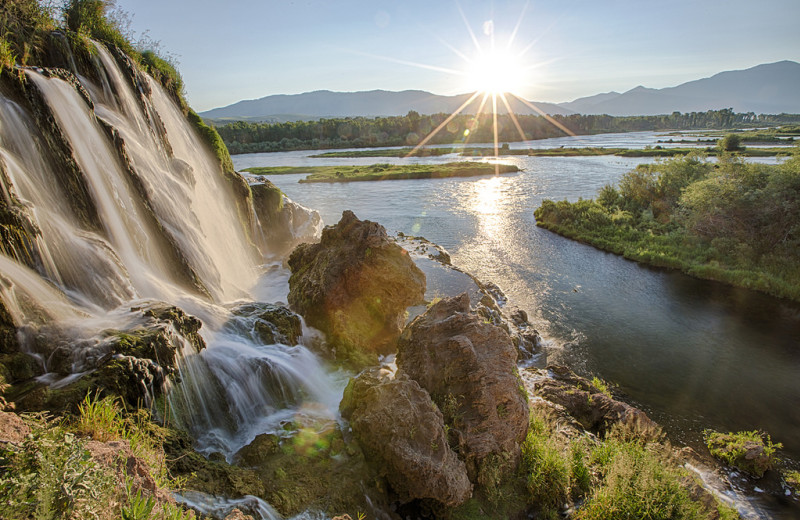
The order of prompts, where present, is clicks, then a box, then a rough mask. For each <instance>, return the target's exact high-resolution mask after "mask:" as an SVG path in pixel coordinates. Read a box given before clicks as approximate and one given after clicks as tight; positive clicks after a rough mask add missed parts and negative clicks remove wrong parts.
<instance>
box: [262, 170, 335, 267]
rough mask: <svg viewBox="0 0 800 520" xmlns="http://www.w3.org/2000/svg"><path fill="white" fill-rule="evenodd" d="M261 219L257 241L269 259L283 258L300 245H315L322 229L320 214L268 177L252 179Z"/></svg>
mask: <svg viewBox="0 0 800 520" xmlns="http://www.w3.org/2000/svg"><path fill="white" fill-rule="evenodd" d="M250 190H251V191H252V192H253V208H254V209H255V214H256V217H257V221H258V222H257V228H258V229H257V230H256V232H255V238H256V242H257V243H258V245H259V247H260V249H261V252H262V253H263V254H264V255H265V256H272V255H275V256H279V257H282V256H284V255H286V254H287V253H289V252H290V251H291V250H292V249H293V248H294V247H295V246H297V244H301V243H303V242H314V241H316V239H317V237H318V236H319V232H320V230H321V228H322V218H321V217H320V216H319V212H318V211H315V210H311V209H308V208H305V207H303V206H301V205H300V204H297V203H296V202H293V201H292V200H291V199H289V198H288V197H287V196H286V195H284V193H283V192H282V191H281V190H280V189H279V188H278V187H277V186H275V185H274V184H273V183H272V182H270V181H269V180H267V179H266V178H264V177H256V178H254V179H252V180H251V183H250Z"/></svg>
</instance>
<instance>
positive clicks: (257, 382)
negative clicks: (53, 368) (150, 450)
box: [0, 44, 343, 459]
mask: <svg viewBox="0 0 800 520" xmlns="http://www.w3.org/2000/svg"><path fill="white" fill-rule="evenodd" d="M96 50H97V55H96V60H95V67H97V71H94V73H92V74H87V75H80V76H77V77H75V76H71V74H66V73H63V74H62V73H57V74H53V73H48V72H47V71H42V70H38V69H30V68H28V69H25V75H26V78H27V80H28V82H29V84H30V86H31V87H32V88H35V89H36V91H38V93H39V94H40V97H41V98H42V99H43V100H44V102H45V103H46V108H47V110H48V111H49V112H48V113H49V114H51V115H52V118H53V120H54V121H55V125H56V127H57V132H59V133H60V138H61V139H63V141H64V143H66V144H65V146H66V148H67V149H68V152H69V153H70V154H71V155H72V158H74V162H75V163H76V165H77V171H78V172H79V174H80V176H81V182H83V183H84V184H85V186H86V188H87V191H88V194H89V198H90V202H91V203H92V204H93V205H94V210H95V213H96V215H97V221H98V222H97V223H96V226H94V227H93V226H92V225H90V224H87V222H85V219H83V220H82V219H80V218H78V217H77V216H76V214H75V211H74V209H73V204H71V199H70V193H69V192H68V191H65V188H64V182H62V181H63V178H62V177H63V175H61V174H63V168H64V166H63V165H62V164H59V163H58V161H56V160H54V158H53V157H54V154H53V153H48V151H47V148H48V144H47V143H48V141H47V139H46V138H45V136H44V134H43V133H42V132H43V130H41V125H37V123H36V121H37V120H36V117H40V116H35V115H33V114H32V113H31V112H29V111H28V109H26V108H25V105H24V103H20V102H18V101H14V100H12V99H10V98H6V97H2V96H0V173H2V175H0V189H2V191H3V196H4V197H5V204H6V206H7V207H12V206H13V208H14V211H15V212H17V213H18V214H19V215H24V217H25V218H26V219H28V220H29V221H30V222H31V223H32V224H31V225H32V226H35V228H36V232H35V233H33V234H34V235H35V240H34V242H35V243H34V244H33V246H32V247H33V249H34V250H35V255H34V257H32V258H29V259H27V260H26V259H21V258H12V256H10V255H7V254H3V255H0V298H2V302H3V304H4V306H5V307H6V309H7V310H8V312H9V314H10V315H11V318H12V320H13V322H14V325H15V327H16V328H17V330H18V331H19V332H18V334H19V335H20V343H21V344H22V345H23V349H26V350H27V351H28V352H29V353H30V354H31V355H33V356H34V357H36V358H37V359H39V361H40V364H41V366H42V367H43V370H44V371H45V372H47V371H49V370H50V368H49V364H48V356H51V355H52V352H50V351H42V350H37V349H39V348H40V347H39V346H37V345H39V344H40V343H41V337H42V336H43V335H44V336H47V334H52V335H53V337H56V336H57V337H58V338H61V339H63V338H65V337H68V338H70V339H69V340H68V341H61V345H62V346H61V347H59V348H61V349H63V348H65V347H64V345H68V346H69V347H68V348H70V349H72V353H71V356H72V359H71V363H72V364H71V365H69V366H72V367H73V371H74V372H75V373H74V374H71V375H70V376H67V377H66V378H65V377H63V376H64V374H63V373H62V374H60V375H58V376H56V375H55V374H45V375H44V376H42V377H40V381H47V382H52V383H54V384H61V385H64V384H68V383H69V382H71V381H73V380H74V379H75V378H76V377H79V376H80V375H81V374H84V373H87V372H90V371H91V370H93V369H94V368H95V366H96V364H97V363H98V360H99V359H101V358H102V356H103V355H105V354H107V352H108V349H109V347H108V341H107V338H108V334H105V333H104V331H108V330H123V331H124V330H128V329H130V328H132V327H136V326H140V325H141V324H142V323H144V320H143V319H142V316H141V313H139V314H137V312H136V311H137V309H140V308H142V306H143V305H146V304H147V302H153V301H156V302H157V301H161V302H166V303H168V304H172V305H176V306H178V307H180V308H181V309H183V310H184V311H186V312H187V313H189V314H191V315H194V316H196V317H198V318H199V319H200V320H201V321H202V323H203V326H202V328H201V330H200V334H201V335H202V337H203V339H204V340H205V343H206V346H207V347H206V348H205V349H204V350H202V351H201V352H200V353H198V352H197V351H196V350H194V347H192V345H191V342H190V340H188V339H186V338H182V337H178V338H177V339H176V341H178V342H182V343H181V344H182V345H183V346H182V347H181V349H182V356H183V357H182V359H181V361H180V363H179V365H178V370H179V375H180V378H179V379H180V381H181V382H180V383H178V384H174V385H172V388H171V391H170V392H169V396H168V403H169V408H170V410H169V413H170V418H169V419H170V420H174V421H177V422H178V423H180V424H181V425H183V426H185V427H186V428H188V429H189V430H190V431H191V432H192V433H193V434H194V436H195V438H196V439H197V441H198V448H199V449H200V450H201V451H205V452H208V453H211V452H220V453H222V454H223V455H225V456H226V457H228V458H229V459H230V458H231V457H232V456H233V454H235V452H236V451H237V450H238V449H240V448H241V447H242V446H244V445H246V444H248V443H249V442H250V441H251V440H252V439H253V438H254V437H255V436H256V435H258V434H260V433H264V432H271V431H276V430H278V429H280V428H282V427H285V426H286V424H287V423H291V422H293V421H294V422H302V421H304V420H306V419H308V420H312V421H318V420H327V421H331V420H335V418H336V414H337V411H336V409H337V406H338V401H339V398H340V397H341V392H342V389H343V381H341V380H340V379H341V378H339V379H337V378H336V377H335V376H332V375H331V374H329V373H328V372H327V370H326V369H325V367H324V366H323V364H322V363H321V362H320V361H319V360H318V359H317V358H316V356H315V355H314V354H313V353H312V352H311V351H310V350H308V348H306V347H305V346H303V345H297V346H287V345H281V344H275V345H265V344H264V343H263V341H261V340H260V339H259V338H258V336H257V335H255V334H253V333H251V331H252V329H253V326H252V320H254V319H255V318H253V317H248V316H241V315H237V314H236V312H235V310H236V308H237V307H239V306H241V305H242V304H244V303H247V302H253V301H256V300H257V298H264V297H265V295H268V296H266V297H267V298H269V300H271V301H273V302H277V301H285V299H286V293H287V291H288V284H287V279H288V275H287V273H286V270H285V268H283V267H281V266H280V265H276V264H274V263H272V264H269V263H265V259H264V257H263V256H262V255H261V254H260V253H259V251H258V249H257V248H256V246H255V245H254V244H252V243H251V242H250V238H249V237H248V232H247V230H246V229H245V228H246V226H247V225H248V224H247V223H244V222H241V221H240V218H239V212H238V211H237V201H236V198H235V195H234V192H233V189H232V187H231V186H230V184H229V181H228V180H227V179H226V178H225V176H224V175H223V173H222V171H221V169H220V167H219V165H218V161H217V159H216V157H214V155H213V154H212V153H211V151H210V150H209V149H208V146H207V145H206V144H204V142H203V141H202V140H201V138H200V137H199V136H198V134H197V132H196V130H195V129H194V128H193V126H192V125H191V124H190V123H189V122H188V121H187V119H186V118H185V117H184V115H183V113H182V112H181V110H180V108H179V107H178V106H177V104H176V103H175V102H174V101H173V100H172V98H171V97H170V96H169V95H168V94H167V93H166V92H165V91H164V90H163V89H162V87H161V86H160V85H159V84H158V83H157V82H155V81H154V80H153V79H152V78H150V77H149V76H147V75H145V74H144V73H140V72H138V71H137V72H135V73H132V72H131V70H133V69H131V70H127V69H128V67H132V65H130V64H125V65H126V66H125V67H122V68H121V67H120V64H119V62H118V59H116V58H115V57H114V56H113V55H112V53H110V52H109V51H108V50H107V49H106V48H105V47H103V46H101V45H99V44H98V45H96ZM131 74H134V75H135V77H134V78H131ZM90 77H91V78H98V79H96V80H91V79H89V78H90ZM137 81H138V82H140V83H139V84H138V87H137ZM95 82H97V83H95ZM78 84H79V85H78ZM79 86H80V87H81V88H82V89H83V92H81V91H80V90H79V88H78V87H79ZM85 93H88V97H89V99H86V95H85ZM17 213H15V214H17ZM300 221H302V219H299V218H298V222H300ZM303 225H305V226H306V227H307V226H308V223H307V222H303ZM291 232H294V230H291ZM290 234H291V233H290ZM26 264H27V265H26ZM143 302H144V303H143ZM248 320H250V322H248ZM26 331H29V332H30V334H31V336H32V337H33V336H36V337H37V338H39V339H38V340H37V341H26V340H25V337H24V336H25V335H26V333H27V332H26ZM173 333H174V334H173ZM170 334H172V335H177V331H174V330H173V331H171V332H170Z"/></svg>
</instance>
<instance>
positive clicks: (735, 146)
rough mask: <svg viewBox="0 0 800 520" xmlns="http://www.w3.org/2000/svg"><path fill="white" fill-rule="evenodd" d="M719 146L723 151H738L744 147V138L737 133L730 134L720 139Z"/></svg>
mask: <svg viewBox="0 0 800 520" xmlns="http://www.w3.org/2000/svg"><path fill="white" fill-rule="evenodd" d="M718 146H719V148H720V150H722V151H723V152H737V151H739V150H740V149H741V147H742V138H741V137H739V136H738V135H736V134H728V135H726V136H725V137H723V138H722V139H720V140H719V145H718Z"/></svg>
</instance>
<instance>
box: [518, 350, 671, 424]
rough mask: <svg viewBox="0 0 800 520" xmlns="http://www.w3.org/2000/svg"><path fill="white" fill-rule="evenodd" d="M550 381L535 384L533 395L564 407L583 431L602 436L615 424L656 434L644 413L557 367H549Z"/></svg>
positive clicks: (565, 369)
mask: <svg viewBox="0 0 800 520" xmlns="http://www.w3.org/2000/svg"><path fill="white" fill-rule="evenodd" d="M547 370H548V372H549V373H550V374H551V375H552V377H551V378H546V379H543V380H541V381H538V382H537V383H535V384H534V387H533V392H534V394H535V395H538V396H539V397H542V398H544V399H547V400H548V401H550V402H553V403H556V404H559V405H561V406H563V407H564V408H565V409H566V411H567V413H569V414H570V415H571V416H572V417H574V418H575V419H576V420H577V421H578V422H579V423H580V424H581V426H583V427H584V428H586V429H587V430H592V431H594V432H598V433H605V432H606V431H607V430H608V429H609V428H611V427H612V426H613V425H615V424H623V425H628V426H634V425H635V426H638V427H639V428H641V429H642V431H646V430H648V429H651V430H657V429H658V425H657V424H656V423H655V422H653V421H652V420H651V419H650V418H649V417H648V416H647V414H646V413H644V412H643V411H641V410H639V409H638V408H634V407H633V406H630V405H629V404H626V403H623V402H622V401H617V400H616V399H612V398H611V397H609V396H607V395H605V394H604V393H602V392H601V391H600V390H599V389H598V388H596V387H595V386H594V385H592V384H591V383H590V382H589V381H587V380H586V379H584V378H582V377H580V376H577V375H575V373H573V372H572V371H571V370H570V369H568V368H566V367H563V366H560V365H549V366H548V367H547Z"/></svg>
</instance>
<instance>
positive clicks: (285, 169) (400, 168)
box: [244, 162, 519, 182]
mask: <svg viewBox="0 0 800 520" xmlns="http://www.w3.org/2000/svg"><path fill="white" fill-rule="evenodd" d="M244 171H246V172H249V173H252V174H253V175H288V174H298V173H307V174H309V175H308V177H306V178H305V179H302V180H301V181H300V182H351V181H384V180H398V179H438V178H445V177H473V176H477V175H493V174H495V173H510V172H516V171H519V168H517V167H516V166H514V165H509V164H490V163H483V162H455V163H445V164H386V163H383V164H372V165H370V166H270V167H253V168H245V169H244Z"/></svg>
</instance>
